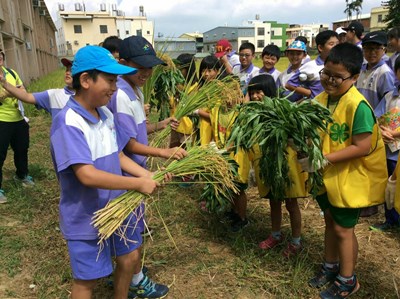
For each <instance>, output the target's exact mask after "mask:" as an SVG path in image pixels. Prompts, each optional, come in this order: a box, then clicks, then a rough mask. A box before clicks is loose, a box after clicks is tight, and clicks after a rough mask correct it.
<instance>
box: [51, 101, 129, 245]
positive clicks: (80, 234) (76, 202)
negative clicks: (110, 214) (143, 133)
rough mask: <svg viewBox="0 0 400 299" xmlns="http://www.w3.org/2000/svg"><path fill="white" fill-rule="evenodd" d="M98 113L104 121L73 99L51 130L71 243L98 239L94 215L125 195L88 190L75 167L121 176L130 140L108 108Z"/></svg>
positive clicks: (64, 225) (63, 222) (64, 221)
mask: <svg viewBox="0 0 400 299" xmlns="http://www.w3.org/2000/svg"><path fill="white" fill-rule="evenodd" d="M97 111H98V113H99V116H100V119H97V118H96V117H94V116H93V115H92V114H90V113H89V112H88V111H87V110H85V109H84V108H83V107H82V106H81V105H80V104H79V103H78V102H76V101H75V100H74V98H73V97H71V99H70V100H69V101H68V102H67V104H66V106H65V107H64V108H63V109H62V110H61V111H60V112H59V113H58V114H57V116H56V117H54V118H53V124H52V126H51V132H50V141H51V154H52V158H53V162H54V167H55V170H56V173H57V177H58V180H59V183H60V188H61V195H60V205H59V209H60V228H61V231H62V233H63V235H64V238H65V239H67V240H95V239H97V238H98V235H97V234H98V231H97V229H95V228H94V226H93V225H92V224H91V222H92V217H93V213H94V212H96V211H98V210H99V209H101V208H103V207H105V205H106V204H107V203H108V202H109V201H110V200H111V199H113V198H115V197H117V196H119V195H120V194H121V193H123V191H122V190H105V189H98V188H91V187H87V186H84V185H83V184H82V183H81V182H80V181H79V180H78V178H77V177H76V175H75V173H74V171H73V169H72V167H71V166H72V165H75V164H88V165H93V166H94V167H95V168H97V169H99V170H103V171H106V172H109V173H113V174H117V175H121V165H120V160H119V152H120V151H121V150H122V148H123V147H124V146H125V145H126V143H127V140H128V138H127V137H124V136H123V135H120V133H119V132H118V130H117V128H116V125H115V124H114V118H113V114H112V113H111V112H110V111H109V110H108V109H107V108H106V107H100V108H97ZM117 132H118V133H117Z"/></svg>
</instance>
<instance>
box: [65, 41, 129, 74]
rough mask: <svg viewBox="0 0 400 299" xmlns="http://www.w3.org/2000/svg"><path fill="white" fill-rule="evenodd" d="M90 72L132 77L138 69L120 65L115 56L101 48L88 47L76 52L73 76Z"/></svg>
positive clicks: (72, 69) (72, 70)
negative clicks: (96, 71)
mask: <svg viewBox="0 0 400 299" xmlns="http://www.w3.org/2000/svg"><path fill="white" fill-rule="evenodd" d="M90 70H98V71H101V72H104V73H108V74H113V75H128V74H129V75H131V74H135V73H136V72H137V69H135V68H133V67H129V66H125V65H122V64H119V63H118V62H117V61H116V60H115V58H114V56H112V54H111V53H110V51H108V50H107V49H104V48H102V47H99V46H86V47H83V48H80V49H79V50H78V52H76V54H75V57H74V62H73V63H72V68H71V72H72V76H74V75H76V74H79V73H82V72H85V71H90Z"/></svg>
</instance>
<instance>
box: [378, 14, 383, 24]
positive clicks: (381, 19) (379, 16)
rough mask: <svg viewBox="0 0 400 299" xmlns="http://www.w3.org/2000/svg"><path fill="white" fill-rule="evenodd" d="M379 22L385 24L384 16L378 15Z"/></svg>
mask: <svg viewBox="0 0 400 299" xmlns="http://www.w3.org/2000/svg"><path fill="white" fill-rule="evenodd" d="M378 22H379V23H382V22H383V16H382V15H378Z"/></svg>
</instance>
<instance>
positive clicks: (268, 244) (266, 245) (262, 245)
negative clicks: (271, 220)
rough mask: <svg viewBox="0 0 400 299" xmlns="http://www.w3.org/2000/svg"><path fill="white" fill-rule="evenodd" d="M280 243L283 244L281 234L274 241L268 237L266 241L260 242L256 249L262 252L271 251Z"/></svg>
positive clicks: (270, 236) (271, 237)
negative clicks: (258, 248)
mask: <svg viewBox="0 0 400 299" xmlns="http://www.w3.org/2000/svg"><path fill="white" fill-rule="evenodd" d="M282 242H283V234H281V236H280V237H279V239H275V238H274V237H273V236H272V235H269V236H268V239H266V240H264V241H262V242H260V244H258V247H260V248H261V249H263V250H266V249H272V248H274V247H276V246H278V245H279V244H281V243H282Z"/></svg>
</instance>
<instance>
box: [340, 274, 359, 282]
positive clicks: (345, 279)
mask: <svg viewBox="0 0 400 299" xmlns="http://www.w3.org/2000/svg"><path fill="white" fill-rule="evenodd" d="M337 278H338V279H339V280H340V281H341V282H342V283H343V284H347V285H353V284H354V282H355V277H354V275H352V276H350V277H344V276H342V275H340V274H339V275H338V276H337Z"/></svg>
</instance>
